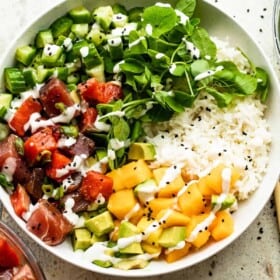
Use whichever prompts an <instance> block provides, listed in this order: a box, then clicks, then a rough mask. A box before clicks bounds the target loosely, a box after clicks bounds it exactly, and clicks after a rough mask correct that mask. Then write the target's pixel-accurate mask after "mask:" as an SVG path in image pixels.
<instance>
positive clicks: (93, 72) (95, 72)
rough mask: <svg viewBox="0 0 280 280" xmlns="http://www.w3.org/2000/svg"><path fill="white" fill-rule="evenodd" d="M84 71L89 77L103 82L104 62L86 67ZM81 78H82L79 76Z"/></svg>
mask: <svg viewBox="0 0 280 280" xmlns="http://www.w3.org/2000/svg"><path fill="white" fill-rule="evenodd" d="M86 73H87V75H88V76H90V77H94V78H96V80H97V81H99V82H105V73H104V64H103V63H102V64H100V65H97V66H95V67H93V68H91V69H87V70H86ZM81 80H82V78H81Z"/></svg>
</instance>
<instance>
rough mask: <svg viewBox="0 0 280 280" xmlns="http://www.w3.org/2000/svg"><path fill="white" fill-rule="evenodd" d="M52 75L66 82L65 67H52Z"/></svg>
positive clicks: (66, 73) (66, 70) (66, 72)
mask: <svg viewBox="0 0 280 280" xmlns="http://www.w3.org/2000/svg"><path fill="white" fill-rule="evenodd" d="M52 76H54V77H56V78H58V79H60V80H62V81H64V82H66V81H67V78H68V69H67V67H55V68H53V74H52Z"/></svg>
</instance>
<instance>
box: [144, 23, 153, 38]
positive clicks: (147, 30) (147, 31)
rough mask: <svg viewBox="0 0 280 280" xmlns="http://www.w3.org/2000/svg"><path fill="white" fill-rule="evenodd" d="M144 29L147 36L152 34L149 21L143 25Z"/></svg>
mask: <svg viewBox="0 0 280 280" xmlns="http://www.w3.org/2000/svg"><path fill="white" fill-rule="evenodd" d="M145 31H146V33H147V34H148V35H149V36H152V35H153V26H152V25H151V24H150V23H148V24H147V25H146V27H145Z"/></svg>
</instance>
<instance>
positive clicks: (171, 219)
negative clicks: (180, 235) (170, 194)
mask: <svg viewBox="0 0 280 280" xmlns="http://www.w3.org/2000/svg"><path fill="white" fill-rule="evenodd" d="M164 217H166V218H165V219H164V222H163V223H162V227H163V228H167V227H172V226H186V225H187V224H188V223H189V221H190V218H189V217H188V216H186V215H184V214H183V213H181V212H178V211H176V210H173V209H163V210H161V211H160V212H159V213H158V214H157V216H156V220H157V221H160V220H161V219H163V218H164Z"/></svg>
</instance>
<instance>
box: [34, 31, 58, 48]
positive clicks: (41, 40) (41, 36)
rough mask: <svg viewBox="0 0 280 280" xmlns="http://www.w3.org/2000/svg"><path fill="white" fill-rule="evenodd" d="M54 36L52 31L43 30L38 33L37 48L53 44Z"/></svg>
mask: <svg viewBox="0 0 280 280" xmlns="http://www.w3.org/2000/svg"><path fill="white" fill-rule="evenodd" d="M53 43H54V41H53V35H52V31H51V30H50V29H45V30H41V31H39V32H38V33H37V35H36V38H35V44H36V47H37V48H43V47H44V46H45V45H46V44H53Z"/></svg>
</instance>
